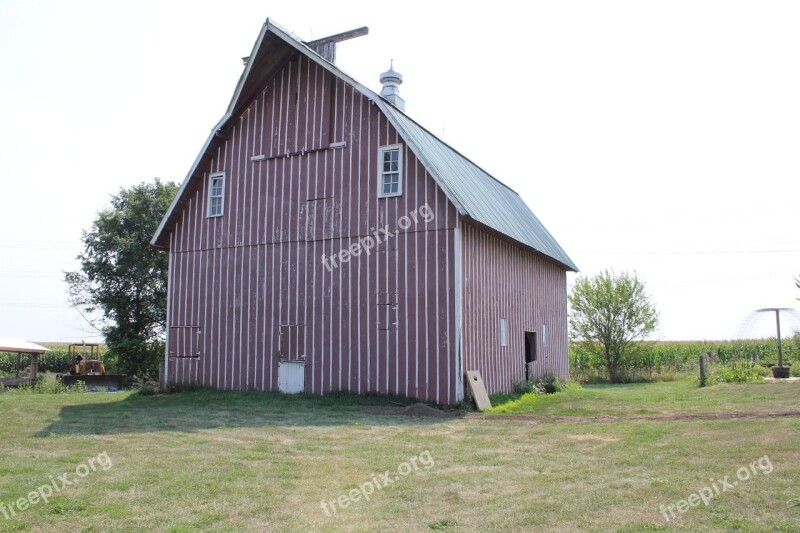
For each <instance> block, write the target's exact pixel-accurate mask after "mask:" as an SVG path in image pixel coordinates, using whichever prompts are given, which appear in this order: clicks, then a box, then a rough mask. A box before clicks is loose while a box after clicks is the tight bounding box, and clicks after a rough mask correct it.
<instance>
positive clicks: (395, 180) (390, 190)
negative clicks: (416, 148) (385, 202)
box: [378, 144, 403, 198]
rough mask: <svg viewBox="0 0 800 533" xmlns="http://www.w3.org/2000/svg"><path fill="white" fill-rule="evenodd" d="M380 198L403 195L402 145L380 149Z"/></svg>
mask: <svg viewBox="0 0 800 533" xmlns="http://www.w3.org/2000/svg"><path fill="white" fill-rule="evenodd" d="M378 165H379V168H378V197H379V198H386V197H389V196H400V195H401V194H403V153H402V145H399V144H393V145H391V146H383V147H381V148H380V151H379V155H378Z"/></svg>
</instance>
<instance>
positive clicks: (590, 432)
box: [0, 381, 800, 532]
mask: <svg viewBox="0 0 800 533" xmlns="http://www.w3.org/2000/svg"><path fill="white" fill-rule="evenodd" d="M798 398H800V385H798V384H779V385H767V384H764V385H761V384H758V385H742V386H724V387H723V386H716V387H711V388H708V389H703V390H698V389H695V388H693V387H692V386H691V384H690V383H689V382H688V381H687V382H683V381H679V382H673V383H655V384H646V385H618V386H593V387H585V388H583V389H573V390H570V391H568V392H566V393H562V394H559V395H555V396H552V397H547V398H540V399H539V400H537V401H528V403H525V402H526V400H525V398H524V397H523V398H522V399H521V400H520V401H519V402H518V403H517V404H516V405H511V406H509V407H508V408H507V410H514V411H516V412H520V413H526V414H537V415H538V414H545V415H559V416H564V415H580V416H595V415H603V414H610V415H614V416H620V417H626V416H637V415H641V414H644V413H647V414H664V413H671V414H675V413H679V412H681V413H683V412H710V411H715V410H724V409H728V410H735V411H745V410H748V409H757V410H759V411H763V412H776V411H780V410H787V409H788V410H791V409H797V408H798V407H800V402H799V401H798ZM368 405H388V402H387V401H386V400H381V399H368V398H367V399H365V398H353V397H336V396H333V397H326V398H316V397H304V396H300V397H285V396H281V395H277V394H260V393H223V392H210V391H197V392H185V393H180V394H173V395H169V396H164V395H159V396H146V397H142V396H137V395H135V394H133V393H129V392H125V393H116V394H113V393H111V394H103V393H96V394H56V395H46V394H44V395H38V394H29V395H22V394H0V502H2V503H3V504H6V506H7V505H8V504H10V503H11V502H15V501H17V500H18V499H19V498H25V497H27V494H28V493H29V492H30V491H34V490H36V489H37V487H40V486H43V485H46V484H50V483H53V482H57V480H58V479H59V477H61V476H62V475H63V474H68V479H77V482H76V483H74V484H73V485H71V486H69V487H66V488H64V490H62V491H61V492H60V493H58V494H55V495H54V496H53V497H52V498H50V499H49V501H48V502H47V503H44V502H38V503H36V504H34V505H32V506H31V507H30V508H28V509H26V510H24V511H19V510H16V509H17V508H16V507H15V510H16V513H17V514H16V516H14V517H11V518H10V519H5V518H4V516H3V514H2V512H0V531H5V530H19V531H26V530H28V531H64V530H66V531H72V530H78V531H150V530H156V531H176V532H179V531H196V530H212V531H298V532H300V531H303V532H305V531H404V532H413V531H536V530H538V531H580V530H583V531H657V530H665V531H668V530H672V529H677V530H684V531H698V530H699V531H730V530H741V531H800V507H789V506H788V505H787V501H788V500H790V499H791V498H794V497H797V496H800V449H799V448H798V446H797V439H798V436H800V418H799V417H782V418H769V419H767V418H765V419H752V418H751V419H732V420H692V421H624V420H620V421H616V422H611V423H608V422H590V423H589V422H580V421H569V420H567V421H559V422H536V421H530V420H507V419H505V418H504V419H502V420H500V419H492V416H491V415H489V416H487V417H485V418H481V419H470V418H467V419H457V418H455V419H418V418H407V417H401V416H381V415H370V414H365V413H363V412H362V411H361V409H362V408H363V407H365V406H368ZM98 456H100V457H98ZM765 456H766V457H768V462H769V465H770V466H771V467H772V470H771V472H770V473H768V474H767V473H766V469H762V468H761V467H757V468H754V471H755V473H752V472H753V470H751V471H750V473H749V474H748V476H749V478H748V479H746V480H743V481H738V484H737V486H736V487H732V488H729V489H728V490H726V491H724V492H721V493H720V494H719V495H716V496H715V497H713V498H712V499H711V500H710V501H709V505H708V506H705V505H703V504H702V503H700V504H699V506H696V507H691V508H689V509H688V510H686V512H685V513H677V512H676V518H675V519H671V520H670V522H669V523H667V522H666V521H665V519H664V517H663V515H662V513H661V511H660V506H661V505H664V506H665V508H666V506H669V505H673V506H674V505H676V504H677V502H679V501H680V500H686V499H687V498H689V497H690V495H692V494H695V493H699V492H701V491H702V490H703V489H704V488H706V487H708V488H709V490H711V486H712V485H713V484H714V483H717V485H718V486H719V485H720V484H719V483H718V480H722V479H723V478H725V476H727V477H728V480H729V481H735V480H737V477H736V476H737V471H738V470H739V469H740V468H742V467H746V468H748V469H749V468H750V467H749V466H748V465H751V463H753V462H754V461H758V460H759V458H762V465H766V462H765V461H764V460H763V458H764V457H765ZM90 458H97V460H95V461H94V465H95V467H96V468H95V471H90V470H89V469H88V468H87V467H88V464H89V459H90ZM100 458H102V459H103V460H102V461H101V462H99V463H98V460H99V459H100ZM412 459H413V462H415V463H416V468H414V466H413V465H412V464H411V463H412ZM82 465H87V466H82ZM98 465H99V466H98ZM105 467H108V468H105ZM76 470H77V471H78V472H79V473H81V474H83V473H86V476H85V477H82V478H78V475H77V474H76ZM385 471H389V475H390V476H392V477H393V478H395V477H396V478H397V479H396V481H395V482H394V483H392V484H391V485H389V486H387V487H385V488H382V489H380V490H375V491H374V493H373V494H371V495H370V499H369V500H368V501H366V500H365V499H364V497H363V494H364V493H365V492H368V490H367V487H366V484H370V483H372V484H373V487H374V484H375V481H378V482H379V483H383V481H382V479H381V478H382V474H383V473H384V472H385ZM743 477H744V476H743ZM376 478H377V479H376ZM359 487H361V488H363V489H364V493H362V492H359V491H358V490H356V491H354V489H358V488H359ZM351 491H354V492H352V493H351ZM358 494H361V495H362V496H360V499H359V500H358V501H356V495H358ZM351 496H352V499H350V498H351ZM340 497H342V498H344V499H343V500H341V501H344V502H345V503H347V506H346V507H342V505H341V503H338V502H337V503H336V505H337V509H336V512H332V511H331V507H330V502H331V501H332V500H339V499H340ZM323 501H325V502H328V504H327V505H328V512H327V513H326V512H325V510H324V509H323V508H322V506H321V502H323Z"/></svg>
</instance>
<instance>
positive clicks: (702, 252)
mask: <svg viewBox="0 0 800 533" xmlns="http://www.w3.org/2000/svg"><path fill="white" fill-rule="evenodd" d="M787 253H800V249H785V250H686V251H640V252H636V251H630V250H627V251H621V250H617V251H612V250H603V251H583V252H575V255H577V254H585V255H606V254H609V255H612V254H620V255H756V254H787Z"/></svg>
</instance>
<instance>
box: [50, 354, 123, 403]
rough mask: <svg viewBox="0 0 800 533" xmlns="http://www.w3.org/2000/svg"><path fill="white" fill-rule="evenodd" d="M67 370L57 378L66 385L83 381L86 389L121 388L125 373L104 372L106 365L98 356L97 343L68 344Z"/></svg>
mask: <svg viewBox="0 0 800 533" xmlns="http://www.w3.org/2000/svg"><path fill="white" fill-rule="evenodd" d="M68 357H69V362H68V363H67V372H64V373H62V374H58V379H60V380H61V382H62V383H63V384H64V385H66V386H67V387H69V386H71V385H74V384H75V383H77V382H79V381H80V382H83V384H84V385H85V386H86V388H87V389H88V390H97V389H99V388H105V389H106V390H109V391H118V390H121V389H122V382H123V381H124V380H125V374H106V366H105V365H104V364H103V359H102V357H101V356H100V345H99V344H97V343H85V342H84V343H80V344H70V345H69V347H68Z"/></svg>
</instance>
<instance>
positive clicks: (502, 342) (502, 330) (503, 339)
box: [500, 318, 508, 346]
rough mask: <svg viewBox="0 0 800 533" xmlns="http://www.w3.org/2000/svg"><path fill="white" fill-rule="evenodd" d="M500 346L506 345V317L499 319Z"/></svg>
mask: <svg viewBox="0 0 800 533" xmlns="http://www.w3.org/2000/svg"><path fill="white" fill-rule="evenodd" d="M500 346H508V319H507V318H501V319H500Z"/></svg>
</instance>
